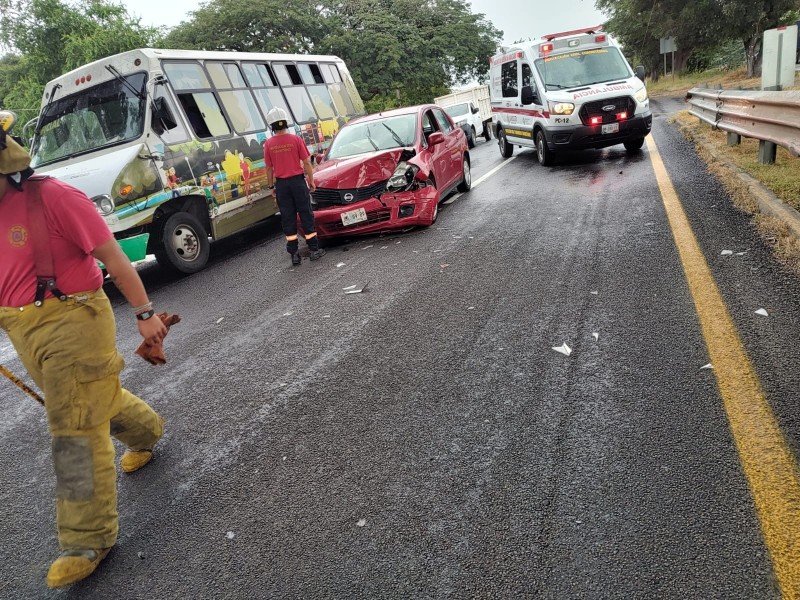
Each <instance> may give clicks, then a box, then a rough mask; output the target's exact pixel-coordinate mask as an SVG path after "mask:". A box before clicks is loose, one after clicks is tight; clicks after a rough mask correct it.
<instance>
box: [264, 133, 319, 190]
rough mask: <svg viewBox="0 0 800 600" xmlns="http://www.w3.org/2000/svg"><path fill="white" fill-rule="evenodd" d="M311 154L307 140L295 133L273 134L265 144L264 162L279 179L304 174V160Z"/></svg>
mask: <svg viewBox="0 0 800 600" xmlns="http://www.w3.org/2000/svg"><path fill="white" fill-rule="evenodd" d="M309 156H311V155H310V154H309V153H308V148H306V145H305V142H303V140H302V139H301V138H299V137H298V136H296V135H294V134H293V133H281V134H279V135H273V136H272V137H271V138H269V139H268V140H267V143H266V144H264V163H265V164H266V165H267V166H268V167H272V169H273V170H274V172H275V177H276V178H278V179H285V178H287V177H295V176H296V175H302V174H303V165H302V162H303V161H304V160H305V159H307V158H308V157H309Z"/></svg>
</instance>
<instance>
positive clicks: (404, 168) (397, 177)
mask: <svg viewBox="0 0 800 600" xmlns="http://www.w3.org/2000/svg"><path fill="white" fill-rule="evenodd" d="M418 172H419V167H417V166H416V165H410V164H408V163H407V162H405V161H403V162H400V163H397V167H396V168H395V170H394V173H392V176H391V177H390V178H389V181H388V182H387V183H386V191H388V192H404V191H405V190H407V189H409V188H410V187H411V186H412V185H413V184H414V178H415V177H416V176H417V173H418Z"/></svg>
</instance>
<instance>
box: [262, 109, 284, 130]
mask: <svg viewBox="0 0 800 600" xmlns="http://www.w3.org/2000/svg"><path fill="white" fill-rule="evenodd" d="M267 123H269V126H270V128H272V131H276V130H278V129H286V128H287V127H288V126H289V115H287V114H286V111H285V110H283V109H282V108H280V107H279V106H276V107H275V108H273V109H272V110H271V111H269V112H268V113H267Z"/></svg>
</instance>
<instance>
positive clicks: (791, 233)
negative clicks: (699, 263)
mask: <svg viewBox="0 0 800 600" xmlns="http://www.w3.org/2000/svg"><path fill="white" fill-rule="evenodd" d="M672 120H673V121H674V122H675V123H676V124H677V125H678V126H679V128H680V130H681V132H682V133H683V135H684V137H686V138H687V139H688V140H690V141H691V142H692V143H693V144H694V145H695V147H696V148H697V151H698V154H699V155H700V156H701V157H702V158H703V160H704V161H705V162H706V164H707V165H708V169H709V171H710V172H711V173H713V174H714V175H715V176H716V177H717V178H718V179H719V180H720V182H721V183H722V184H723V185H724V186H725V188H726V189H727V190H728V192H729V193H730V195H731V198H732V199H733V202H734V204H735V205H736V207H737V208H738V209H739V210H742V211H744V212H746V213H748V214H751V215H753V221H754V224H755V226H756V227H757V228H758V231H759V233H760V234H761V236H762V237H763V238H764V240H765V241H766V242H767V243H768V244H770V245H771V246H772V248H773V249H774V252H775V254H776V256H777V257H778V259H779V260H781V262H783V263H784V264H786V265H787V266H788V267H790V268H791V269H792V270H793V271H794V272H795V273H797V274H798V275H800V158H796V157H793V156H791V155H790V154H789V152H787V151H786V150H785V149H784V148H778V152H777V158H776V161H775V164H773V165H762V164H760V163H759V162H758V140H751V139H745V138H742V141H741V144H740V145H738V146H728V142H727V133H726V132H724V131H719V130H713V129H712V128H711V127H710V126H709V125H707V124H705V123H703V122H701V121H700V120H699V119H698V118H697V117H694V116H692V115H690V114H689V112H688V111H683V112H680V113H678V114H676V115H675V116H674V117H673V118H672Z"/></svg>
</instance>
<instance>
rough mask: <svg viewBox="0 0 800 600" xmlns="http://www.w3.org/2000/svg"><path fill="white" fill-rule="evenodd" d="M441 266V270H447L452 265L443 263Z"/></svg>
mask: <svg viewBox="0 0 800 600" xmlns="http://www.w3.org/2000/svg"><path fill="white" fill-rule="evenodd" d="M439 266H440V267H441V268H443V269H446V268H447V267H449V266H450V263H441V264H440V265H439Z"/></svg>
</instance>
